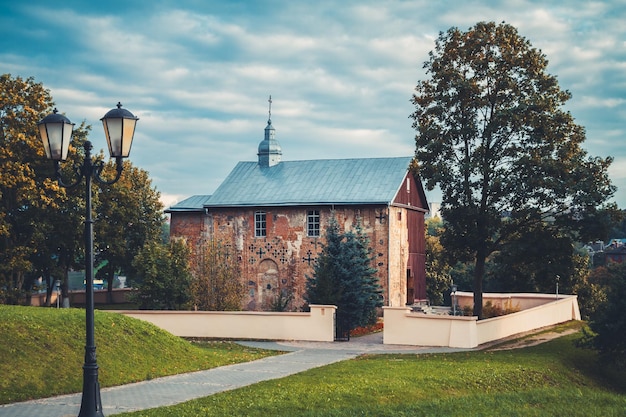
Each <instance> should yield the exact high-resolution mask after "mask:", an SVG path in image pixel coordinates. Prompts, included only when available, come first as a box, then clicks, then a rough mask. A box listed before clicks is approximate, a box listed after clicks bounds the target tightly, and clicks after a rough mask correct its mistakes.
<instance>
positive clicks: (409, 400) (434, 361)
mask: <svg viewBox="0 0 626 417" xmlns="http://www.w3.org/2000/svg"><path fill="white" fill-rule="evenodd" d="M578 337H580V334H574V335H570V336H564V337H561V338H559V339H556V340H553V341H551V342H547V343H544V344H541V345H538V346H533V347H527V348H522V349H515V350H509V351H493V352H487V351H476V352H468V353H454V354H428V355H368V356H363V357H360V358H358V359H355V360H350V361H344V362H340V363H336V364H333V365H329V366H326V367H322V368H317V369H313V370H310V371H307V372H303V373H301V374H297V375H293V376H290V377H287V378H283V379H278V380H273V381H266V382H262V383H259V384H255V385H252V386H249V387H245V388H241V389H237V390H234V391H229V392H224V393H220V394H216V395H213V396H210V397H206V398H202V399H198V400H194V401H190V402H187V403H184V404H180V405H177V406H172V407H164V408H158V409H153V410H145V411H140V412H134V413H124V414H118V415H116V416H118V417H120V416H124V417H139V416H142V417H166V416H167V417H196V416H273V417H275V416H289V417H294V416H309V417H312V416H337V417H339V416H341V417H345V416H377V417H378V416H463V417H466V416H490V417H491V416H497V417H500V416H550V417H553V416H568V417H570V416H581V417H582V416H584V417H591V416H602V417H606V416H616V417H617V416H625V415H626V395H625V393H626V383H624V381H626V375H624V374H623V373H622V374H613V375H609V374H608V373H607V370H606V369H605V368H603V367H601V366H600V365H599V364H598V362H597V358H596V355H595V353H594V352H592V351H589V350H583V349H579V348H577V347H575V345H574V342H575V340H576V339H577V338H578ZM620 381H621V382H620Z"/></svg>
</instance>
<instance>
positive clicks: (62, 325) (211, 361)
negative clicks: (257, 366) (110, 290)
mask: <svg viewBox="0 0 626 417" xmlns="http://www.w3.org/2000/svg"><path fill="white" fill-rule="evenodd" d="M95 328H96V346H97V352H96V353H97V356H98V365H99V367H100V371H99V380H100V384H101V386H103V387H106V386H114V385H120V384H125V383H129V382H136V381H142V380H145V379H151V378H155V377H159V376H164V375H172V374H177V373H181V372H188V371H196V370H201V369H209V368H213V367H216V366H221V365H226V364H230V363H237V362H245V361H250V360H254V359H258V358H260V357H263V356H268V355H272V354H276V352H269V351H268V352H263V351H258V350H254V349H248V348H244V347H241V346H239V345H236V344H233V343H225V342H224V343H220V342H214V343H204V344H192V343H190V342H187V341H185V340H183V339H181V338H178V337H175V336H172V335H171V334H169V333H166V332H164V331H162V330H160V329H159V328H157V327H156V326H153V325H152V324H149V323H146V322H143V321H140V320H136V319H132V318H129V317H125V316H122V315H119V314H115V313H107V312H101V311H96V314H95ZM84 347H85V312H84V310H80V309H55V308H42V307H18V306H4V305H0V375H1V376H2V377H1V378H0V404H6V403H9V402H16V401H22V400H27V399H32V398H43V397H48V396H52V395H57V394H65V393H71V392H80V391H81V389H82V366H83V362H84Z"/></svg>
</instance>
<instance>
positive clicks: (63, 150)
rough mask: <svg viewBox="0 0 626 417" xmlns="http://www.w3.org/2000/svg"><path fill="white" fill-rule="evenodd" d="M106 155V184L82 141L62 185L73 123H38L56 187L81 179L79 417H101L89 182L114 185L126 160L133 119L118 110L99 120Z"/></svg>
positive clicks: (50, 119) (49, 119)
mask: <svg viewBox="0 0 626 417" xmlns="http://www.w3.org/2000/svg"><path fill="white" fill-rule="evenodd" d="M100 120H102V124H103V125H104V133H105V135H106V139H107V144H108V146H109V152H110V154H111V157H112V158H115V161H116V168H117V175H116V176H115V178H113V180H111V181H106V180H104V179H103V178H102V177H101V176H100V175H101V173H102V169H103V168H104V161H101V160H100V161H93V160H92V159H91V149H92V148H93V146H92V145H91V142H89V141H86V142H85V143H84V145H83V147H84V149H85V159H84V160H83V163H82V165H76V166H75V167H74V171H75V172H76V175H77V179H76V180H75V181H74V182H72V183H70V184H66V183H65V182H63V179H62V177H61V167H60V161H65V159H67V153H68V150H69V144H70V140H71V137H72V128H73V126H74V124H73V123H72V122H70V121H69V119H68V118H67V117H65V116H63V115H61V114H58V113H57V109H54V112H53V113H52V114H50V115H48V116H46V117H44V118H43V119H42V120H41V121H40V122H39V123H38V126H39V133H40V134H41V140H42V141H43V146H44V149H45V151H46V156H47V157H48V159H52V160H53V161H54V168H55V174H56V178H57V181H58V182H59V185H60V186H62V187H65V188H71V187H75V186H76V185H78V184H79V183H80V181H81V180H82V179H83V178H85V283H86V284H85V304H86V305H85V327H86V332H85V333H86V334H85V364H84V365H83V397H82V401H81V404H80V412H79V414H78V416H79V417H91V416H96V417H104V414H103V413H102V401H101V399H100V383H99V382H98V363H97V361H96V342H95V338H94V300H93V218H92V217H91V180H92V178H93V179H95V180H96V181H98V182H100V183H102V184H113V183H115V182H116V181H117V180H118V179H119V178H120V175H121V174H122V168H123V163H122V158H127V157H128V154H129V153H130V147H131V145H132V142H133V136H134V133H135V125H136V123H137V120H139V119H138V118H137V117H135V116H133V114H132V113H131V112H129V111H128V110H126V109H123V108H122V105H121V104H120V103H117V108H116V109H112V110H110V111H109V112H107V114H105V115H104V117H103V118H102V119H100Z"/></svg>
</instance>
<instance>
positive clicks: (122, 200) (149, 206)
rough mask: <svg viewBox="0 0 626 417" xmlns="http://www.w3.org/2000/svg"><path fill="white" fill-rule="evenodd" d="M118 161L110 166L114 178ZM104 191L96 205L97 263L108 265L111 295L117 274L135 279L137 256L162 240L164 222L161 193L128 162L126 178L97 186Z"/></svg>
mask: <svg viewBox="0 0 626 417" xmlns="http://www.w3.org/2000/svg"><path fill="white" fill-rule="evenodd" d="M114 165H115V163H114V161H109V162H108V163H107V164H106V168H105V169H106V170H107V172H109V173H110V175H113V173H114V172H115V168H114ZM96 186H97V187H99V188H100V192H99V193H94V194H97V195H98V199H97V204H95V206H97V207H96V210H95V219H96V221H95V225H94V233H95V236H96V240H95V247H96V250H95V252H96V261H97V262H102V263H104V262H106V265H105V266H104V267H103V268H102V269H101V270H100V271H99V273H100V276H101V277H102V278H103V279H106V280H107V282H108V289H109V294H110V293H111V290H112V288H113V278H114V277H115V275H116V274H128V275H130V276H131V277H132V275H133V274H134V270H133V268H132V262H133V258H134V257H135V255H136V254H137V253H138V252H139V250H140V249H141V248H142V247H143V246H144V245H145V244H146V243H147V242H152V241H154V242H158V241H161V232H162V230H161V226H162V224H163V222H164V218H163V204H162V203H161V202H160V200H159V198H160V193H159V192H158V191H157V190H156V188H153V187H152V181H151V180H150V177H149V176H148V173H147V172H146V171H145V170H142V169H140V168H137V167H135V166H133V165H132V163H131V162H130V161H124V170H123V171H122V176H121V177H120V179H119V180H118V181H117V182H116V183H115V184H113V185H106V184H96Z"/></svg>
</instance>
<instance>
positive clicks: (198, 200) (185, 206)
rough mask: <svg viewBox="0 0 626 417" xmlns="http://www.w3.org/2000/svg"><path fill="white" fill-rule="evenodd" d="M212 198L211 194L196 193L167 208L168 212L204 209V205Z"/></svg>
mask: <svg viewBox="0 0 626 417" xmlns="http://www.w3.org/2000/svg"><path fill="white" fill-rule="evenodd" d="M210 198H211V196H210V195H194V196H191V197H189V198H186V199H184V200H183V201H181V202H178V203H176V204H174V205H173V206H171V207H170V208H169V209H167V210H165V212H166V213H171V212H174V211H175V212H180V211H204V205H205V204H206V203H207V202H208V201H209V199H210Z"/></svg>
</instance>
